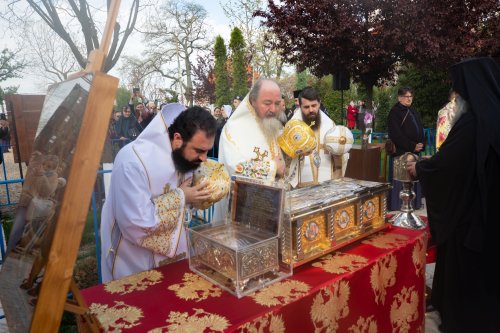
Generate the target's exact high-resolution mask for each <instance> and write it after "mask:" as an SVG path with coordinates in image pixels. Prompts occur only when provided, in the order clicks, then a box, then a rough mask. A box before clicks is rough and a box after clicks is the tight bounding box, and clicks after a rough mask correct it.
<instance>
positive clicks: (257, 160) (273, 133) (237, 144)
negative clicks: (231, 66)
mask: <svg viewBox="0 0 500 333" xmlns="http://www.w3.org/2000/svg"><path fill="white" fill-rule="evenodd" d="M280 104H281V89H280V87H279V86H278V84H277V83H276V82H275V81H273V80H269V79H259V80H257V82H256V83H255V84H254V86H253V87H252V89H251V90H250V92H249V93H248V95H247V96H246V97H245V98H244V99H243V101H242V102H241V103H240V104H239V105H238V107H237V108H236V110H235V111H233V114H232V115H231V118H229V120H228V121H227V123H226V125H225V126H224V128H223V130H222V133H221V137H220V141H219V162H221V163H223V164H224V165H225V166H226V168H227V170H228V171H229V175H230V176H233V175H240V176H244V177H251V178H255V179H264V180H275V179H276V178H280V177H282V176H283V175H284V172H285V162H284V159H283V155H282V152H281V149H280V147H279V146H278V143H277V137H278V135H279V134H280V132H281V130H282V129H283V125H282V123H281V121H280V119H281V118H282V117H283V116H284V114H283V112H282V111H281V107H280ZM226 211H227V198H226V200H224V201H220V202H219V203H217V204H216V205H215V213H214V218H215V219H216V220H218V219H223V218H224V217H225V214H226Z"/></svg>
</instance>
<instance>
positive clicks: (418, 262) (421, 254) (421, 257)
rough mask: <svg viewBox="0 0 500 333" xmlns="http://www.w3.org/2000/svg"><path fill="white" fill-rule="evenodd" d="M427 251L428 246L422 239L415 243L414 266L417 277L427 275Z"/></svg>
mask: <svg viewBox="0 0 500 333" xmlns="http://www.w3.org/2000/svg"><path fill="white" fill-rule="evenodd" d="M426 250H427V244H426V243H425V241H424V240H423V239H422V238H420V239H418V240H417V241H416V242H415V246H414V247H413V253H412V256H411V257H412V259H413V265H415V273H416V274H417V276H422V275H424V274H425V262H426V261H425V253H426Z"/></svg>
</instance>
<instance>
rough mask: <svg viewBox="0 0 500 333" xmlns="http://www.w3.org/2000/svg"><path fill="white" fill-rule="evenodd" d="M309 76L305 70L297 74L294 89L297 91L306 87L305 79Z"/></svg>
mask: <svg viewBox="0 0 500 333" xmlns="http://www.w3.org/2000/svg"><path fill="white" fill-rule="evenodd" d="M308 76H310V74H309V72H308V71H307V69H305V70H303V71H301V72H297V84H296V85H295V88H297V89H302V88H304V87H307V85H308V84H307V78H308Z"/></svg>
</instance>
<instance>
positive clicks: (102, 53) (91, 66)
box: [85, 0, 121, 73]
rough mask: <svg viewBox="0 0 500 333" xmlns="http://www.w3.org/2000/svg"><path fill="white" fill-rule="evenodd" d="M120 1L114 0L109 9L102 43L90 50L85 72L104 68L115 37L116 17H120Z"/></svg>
mask: <svg viewBox="0 0 500 333" xmlns="http://www.w3.org/2000/svg"><path fill="white" fill-rule="evenodd" d="M120 2H121V0H112V2H111V5H110V7H109V11H108V18H107V20H106V26H105V27H104V32H103V34H102V39H101V45H100V47H99V48H98V49H96V50H93V51H92V52H90V54H89V58H88V62H87V68H85V72H87V73H90V72H97V71H102V70H103V67H104V61H105V59H106V55H107V54H108V51H109V47H110V45H111V38H112V37H113V31H114V28H115V24H116V18H117V17H118V11H119V9H120Z"/></svg>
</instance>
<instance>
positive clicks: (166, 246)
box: [141, 189, 182, 257]
mask: <svg viewBox="0 0 500 333" xmlns="http://www.w3.org/2000/svg"><path fill="white" fill-rule="evenodd" d="M181 199H182V198H181V194H180V193H179V192H178V191H177V189H176V190H173V191H170V192H168V193H167V194H163V195H160V196H158V197H156V198H154V199H153V202H154V204H155V208H156V214H157V215H158V217H159V219H160V223H159V225H158V226H156V227H155V228H144V232H145V233H146V236H145V237H144V238H143V239H142V240H141V246H142V247H145V248H147V249H150V250H151V251H153V252H155V253H160V254H163V255H164V256H167V257H168V256H170V255H171V253H170V250H171V248H172V235H173V234H174V232H175V230H176V229H177V228H178V224H179V218H180V214H181V207H182V202H181Z"/></svg>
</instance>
